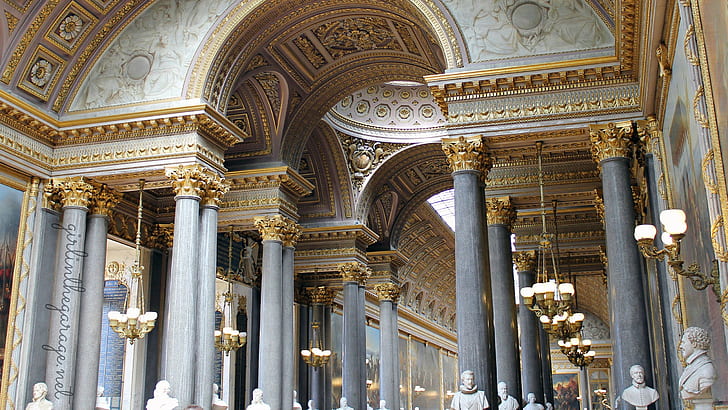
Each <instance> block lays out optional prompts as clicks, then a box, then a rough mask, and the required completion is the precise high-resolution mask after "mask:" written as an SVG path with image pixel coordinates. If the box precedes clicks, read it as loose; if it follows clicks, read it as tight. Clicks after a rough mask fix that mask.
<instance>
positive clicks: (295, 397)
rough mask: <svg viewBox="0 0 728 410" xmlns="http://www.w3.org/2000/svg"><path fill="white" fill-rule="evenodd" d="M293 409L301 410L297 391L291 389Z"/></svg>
mask: <svg viewBox="0 0 728 410" xmlns="http://www.w3.org/2000/svg"><path fill="white" fill-rule="evenodd" d="M293 410H303V407H302V406H301V403H299V402H298V392H297V391H295V390H294V391H293Z"/></svg>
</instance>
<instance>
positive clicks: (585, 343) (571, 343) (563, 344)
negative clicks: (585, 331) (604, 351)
mask: <svg viewBox="0 0 728 410" xmlns="http://www.w3.org/2000/svg"><path fill="white" fill-rule="evenodd" d="M591 345H592V342H591V340H589V339H582V338H581V337H572V338H570V339H568V341H564V340H559V347H560V348H561V353H563V354H564V355H566V358H567V359H569V362H571V364H573V365H574V366H578V367H580V368H584V367H586V366H589V365H590V364H591V363H592V362H593V361H594V356H596V354H597V353H596V352H595V351H593V350H591Z"/></svg>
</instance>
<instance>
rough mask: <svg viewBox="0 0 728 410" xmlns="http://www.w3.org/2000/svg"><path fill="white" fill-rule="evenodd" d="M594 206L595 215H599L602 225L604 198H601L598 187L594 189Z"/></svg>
mask: <svg viewBox="0 0 728 410" xmlns="http://www.w3.org/2000/svg"><path fill="white" fill-rule="evenodd" d="M594 208H595V209H596V210H597V216H599V220H601V221H602V225H604V220H605V219H604V216H605V213H604V200H603V199H602V194H601V192H599V190H598V189H595V190H594Z"/></svg>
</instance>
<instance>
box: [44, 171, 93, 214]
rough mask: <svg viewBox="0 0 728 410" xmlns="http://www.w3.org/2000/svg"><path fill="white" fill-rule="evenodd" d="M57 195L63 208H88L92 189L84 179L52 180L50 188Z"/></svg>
mask: <svg viewBox="0 0 728 410" xmlns="http://www.w3.org/2000/svg"><path fill="white" fill-rule="evenodd" d="M51 189H53V190H55V191H56V193H57V194H58V197H59V199H60V203H61V204H62V206H63V207H67V206H80V207H84V208H88V205H89V201H90V200H91V196H92V195H93V192H94V187H93V185H91V184H90V183H89V182H88V181H87V180H86V178H84V177H68V178H62V179H54V180H53V182H52V188H51Z"/></svg>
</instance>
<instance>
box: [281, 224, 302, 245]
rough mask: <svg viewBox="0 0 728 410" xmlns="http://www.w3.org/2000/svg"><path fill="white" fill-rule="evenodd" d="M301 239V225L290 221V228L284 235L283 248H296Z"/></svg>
mask: <svg viewBox="0 0 728 410" xmlns="http://www.w3.org/2000/svg"><path fill="white" fill-rule="evenodd" d="M300 237H301V225H299V224H297V223H295V222H293V221H289V224H288V228H287V229H286V231H285V232H284V233H283V246H285V247H287V248H295V247H296V243H297V242H298V239H299V238H300Z"/></svg>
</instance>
